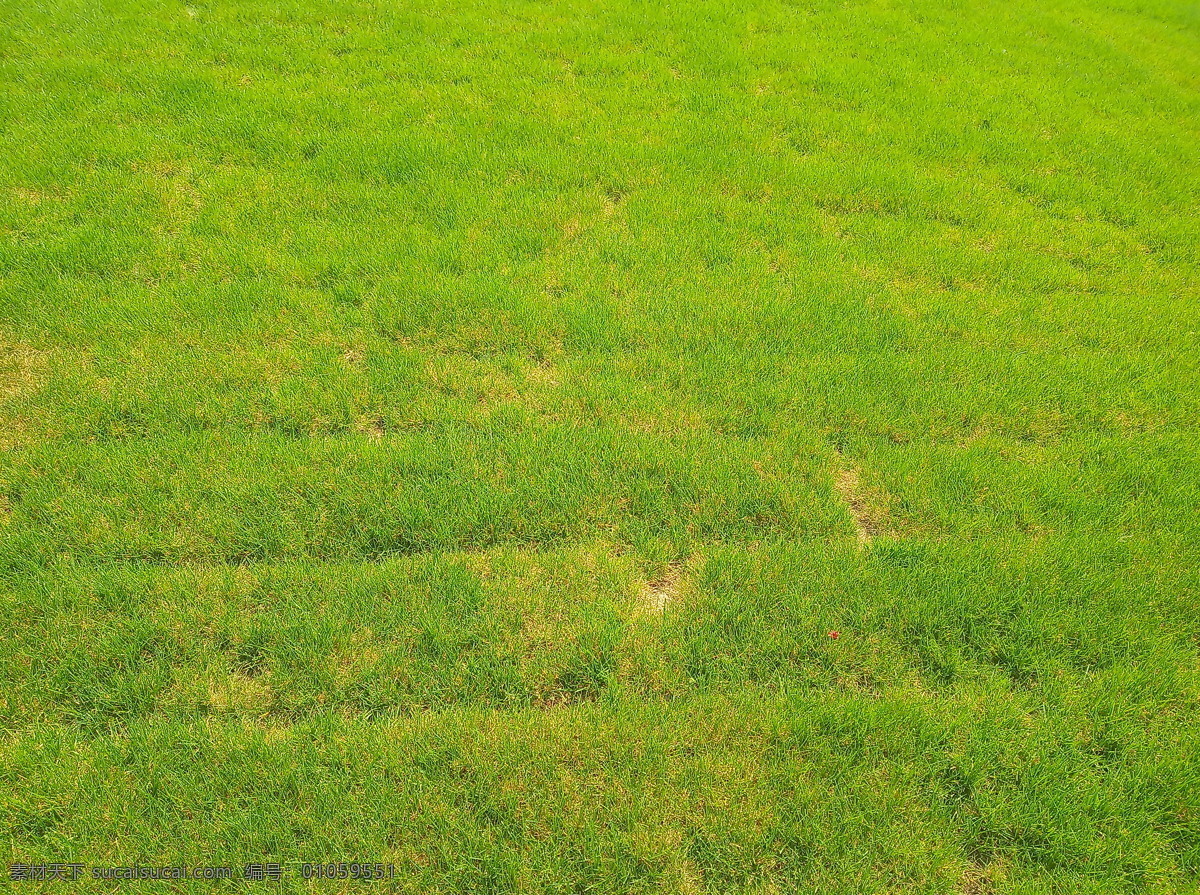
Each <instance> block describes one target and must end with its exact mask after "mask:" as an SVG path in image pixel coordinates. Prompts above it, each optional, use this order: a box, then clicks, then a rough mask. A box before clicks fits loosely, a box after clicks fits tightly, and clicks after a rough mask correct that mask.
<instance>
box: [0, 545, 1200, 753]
mask: <svg viewBox="0 0 1200 895" xmlns="http://www.w3.org/2000/svg"><path fill="white" fill-rule="evenodd" d="M666 578H669V579H670V580H671V582H672V585H671V598H670V599H669V600H667V601H665V602H664V604H663V605H661V606H656V607H653V609H654V611H649V609H648V607H647V606H646V602H645V601H646V591H647V589H648V588H649V587H651V586H652V585H653V584H654V583H655V582H659V581H662V580H664V579H666ZM1194 578H1195V576H1194V574H1193V576H1192V579H1193V581H1192V584H1193V586H1194V584H1195V581H1194ZM1178 580H1187V579H1186V576H1180V577H1179V578H1178ZM1096 613H1103V615H1104V617H1105V618H1106V619H1107V620H1108V623H1107V624H1106V625H1105V626H1099V627H1098V626H1095V625H1094V624H1093V623H1092V619H1093V617H1094V615H1095V614H1096ZM0 625H3V628H4V629H5V630H7V631H9V632H10V634H9V637H8V640H7V643H8V647H7V649H6V650H5V652H4V653H3V656H2V658H0V683H2V685H3V686H0V690H2V691H3V693H2V695H0V705H2V706H3V712H2V713H0V715H2V717H3V724H4V727H5V728H6V729H7V730H9V731H10V732H11V731H15V730H20V729H23V728H25V727H26V726H28V725H29V724H31V723H33V722H35V721H36V722H38V723H68V722H69V723H74V724H78V725H79V726H80V728H81V729H85V730H89V731H92V732H98V731H103V730H106V729H108V728H110V727H111V726H113V725H120V726H123V725H126V724H129V723H132V722H134V721H136V720H137V719H139V718H149V717H156V718H161V719H167V718H172V717H205V716H217V717H235V718H241V719H244V720H247V721H255V722H258V721H266V720H270V721H271V723H274V724H287V723H293V722H295V721H297V720H301V719H303V718H307V717H311V716H316V715H325V714H331V715H335V716H338V717H343V716H354V717H358V716H362V717H377V716H386V715H396V714H402V715H407V714H412V713H419V712H426V711H441V710H445V709H447V708H451V707H454V706H462V705H478V706H488V707H491V708H495V709H504V710H514V709H518V708H521V707H527V706H538V707H542V708H549V707H553V706H556V705H561V704H565V703H572V702H578V701H588V700H594V699H600V698H605V699H615V700H633V701H639V700H649V701H659V700H671V699H676V698H679V697H681V696H684V695H687V694H689V693H697V692H705V691H710V690H719V691H723V692H731V691H736V690H737V689H739V688H742V687H744V686H747V685H754V686H765V687H768V688H778V687H788V688H792V689H795V690H803V691H806V692H814V693H817V692H829V691H838V692H853V693H869V694H875V695H877V696H878V695H886V694H889V693H891V694H896V693H914V694H931V693H941V694H943V695H949V694H953V693H956V692H961V691H962V690H964V689H972V688H978V687H984V688H988V689H991V690H996V691H997V692H1005V693H1023V694H1026V695H1028V696H1029V697H1030V698H1034V697H1036V698H1038V699H1044V700H1054V701H1061V700H1064V699H1073V698H1077V697H1079V695H1080V694H1082V693H1089V694H1092V696H1093V697H1094V698H1096V699H1103V700H1117V701H1118V702H1117V703H1113V704H1114V706H1116V705H1117V704H1118V703H1120V704H1122V705H1124V706H1125V708H1126V709H1128V712H1129V713H1128V714H1127V715H1123V717H1125V718H1126V720H1129V721H1130V722H1131V723H1132V722H1133V721H1134V720H1135V719H1136V718H1144V717H1147V716H1149V715H1154V714H1159V713H1162V714H1167V715H1173V716H1174V715H1185V714H1187V713H1188V712H1189V711H1191V709H1189V705H1191V704H1193V703H1194V700H1195V696H1194V694H1195V692H1197V690H1196V688H1197V687H1200V662H1197V661H1196V656H1195V647H1194V638H1195V637H1196V636H1197V632H1198V631H1200V629H1198V628H1197V625H1196V620H1195V617H1194V614H1193V613H1192V612H1191V611H1190V609H1189V602H1188V599H1187V597H1186V595H1185V594H1180V593H1179V592H1178V590H1177V589H1176V586H1175V583H1174V582H1173V581H1172V580H1164V579H1163V577H1162V575H1161V569H1160V563H1159V562H1158V561H1157V553H1155V552H1153V551H1151V550H1148V549H1147V547H1146V546H1142V547H1141V548H1140V549H1138V548H1136V547H1134V548H1126V552H1125V553H1124V554H1123V555H1122V554H1118V553H1115V552H1114V551H1113V549H1112V548H1111V547H1110V546H1109V545H1106V544H1104V543H1103V542H1097V541H1096V540H1095V539H1093V538H1089V537H1087V536H1082V537H1075V538H1062V537H1060V538H1043V539H1040V540H1031V539H1029V538H1019V539H1012V540H1010V541H1008V542H1006V543H998V544H995V545H993V546H992V547H991V548H990V549H989V550H987V551H983V552H981V551H979V550H978V549H975V548H972V547H965V546H963V545H962V544H959V543H954V542H948V543H944V544H941V545H937V544H928V543H922V542H916V541H905V540H890V541H886V542H884V541H882V540H881V541H878V542H876V543H875V544H874V545H873V546H872V549H871V550H869V551H865V552H864V551H861V550H859V549H857V545H856V544H855V543H854V541H853V540H851V539H849V538H847V539H844V540H841V541H832V542H820V541H808V542H802V543H793V542H784V541H775V542H771V541H766V542H762V543H758V544H753V545H724V546H714V545H709V546H708V547H707V548H706V549H705V550H704V551H703V552H700V553H697V554H695V555H693V556H691V557H689V558H688V560H687V561H686V562H684V563H681V564H672V563H669V562H667V561H664V560H663V559H662V558H653V557H650V556H647V555H645V554H639V553H636V552H633V551H631V550H622V549H620V548H619V547H618V546H617V545H614V544H613V543H610V542H604V541H596V542H593V543H590V544H587V545H581V546H575V547H569V548H561V549H557V550H548V551H540V552H533V553H531V552H528V551H523V550H516V549H513V548H502V549H497V550H491V551H486V552H478V553H471V554H422V555H418V556H409V557H401V558H396V559H391V560H387V561H384V562H380V563H320V564H313V563H296V564H284V565H273V564H263V565H257V566H237V567H234V566H188V567H181V568H169V569H167V568H156V567H140V568H139V567H134V566H124V565H122V566H111V567H106V568H98V567H89V566H85V565H63V566H61V567H59V568H57V569H54V570H52V571H44V572H40V573H38V574H36V575H29V576H26V577H25V579H24V580H22V581H20V582H19V583H15V584H13V585H10V586H9V587H8V588H6V590H5V592H4V594H3V599H2V600H0ZM831 632H833V633H835V634H836V635H837V636H836V637H834V636H831Z"/></svg>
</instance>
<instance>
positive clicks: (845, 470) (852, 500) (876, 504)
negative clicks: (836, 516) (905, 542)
mask: <svg viewBox="0 0 1200 895" xmlns="http://www.w3.org/2000/svg"><path fill="white" fill-rule="evenodd" d="M838 457H839V459H840V467H841V468H840V469H838V470H837V471H836V472H835V473H834V478H833V487H834V489H835V490H836V491H837V493H838V496H839V497H841V498H842V501H843V502H844V503H845V504H846V508H847V509H848V510H849V511H850V518H851V519H852V520H853V521H854V530H855V533H856V534H857V536H858V544H859V547H861V548H865V547H868V546H870V544H871V542H872V541H874V540H875V539H876V538H878V537H882V536H889V535H892V534H893V532H892V530H891V525H890V520H889V513H888V503H889V502H890V501H889V498H888V495H887V494H886V493H885V492H884V491H883V490H882V489H881V488H878V487H868V486H867V485H865V484H864V483H863V481H862V477H861V475H860V474H859V471H858V469H857V468H856V467H855V466H853V465H852V464H851V463H849V461H847V460H846V458H845V457H844V456H843V455H842V454H841V452H840V451H839V452H838Z"/></svg>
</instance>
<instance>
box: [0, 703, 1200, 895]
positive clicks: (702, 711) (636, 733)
mask: <svg viewBox="0 0 1200 895" xmlns="http://www.w3.org/2000/svg"><path fill="white" fill-rule="evenodd" d="M1093 723H1094V722H1093V720H1092V716H1091V714H1090V712H1089V705H1088V703H1087V702H1086V701H1085V700H1084V699H1080V698H1076V699H1072V700H1068V701H1066V702H1065V703H1064V704H1062V705H1060V706H1059V707H1058V709H1057V710H1056V711H1055V712H1052V713H1046V712H1043V711H1041V710H1040V706H1039V705H1038V701H1037V699H1031V698H1028V697H1024V696H1020V695H1013V694H1007V693H1004V692H1000V691H995V690H989V689H986V688H980V689H977V690H974V691H970V692H964V693H960V694H957V695H955V697H954V698H951V699H945V698H940V697H937V698H935V697H930V696H927V695H921V694H919V693H913V694H908V695H907V696H906V697H905V698H894V697H884V698H878V697H874V696H870V695H865V694H846V693H826V694H821V695H803V694H796V693H791V692H787V691H783V692H776V693H771V692H768V691H765V690H762V689H759V688H750V689H748V690H746V691H745V692H742V693H739V694H733V695H728V694H711V695H706V696H701V697H694V698H687V699H680V700H678V701H675V702H673V703H669V704H668V703H652V704H646V703H639V702H625V703H618V702H602V703H595V704H586V705H577V706H569V707H561V708H557V709H554V710H550V711H545V710H525V711H519V712H505V713H496V712H485V711H480V710H478V709H463V710H455V711H450V712H444V713H441V714H438V715H433V716H429V715H423V716H417V717H414V718H410V719H403V720H395V721H392V722H389V723H373V724H362V723H356V722H353V721H347V720H345V719H337V718H322V719H316V720H313V721H310V722H307V723H304V724H300V725H296V726H293V727H287V728H280V727H276V726H271V725H265V726H264V725H259V724H253V723H245V722H242V721H238V720H227V721H218V720H215V719H206V720H198V721H184V720H179V719H176V720H172V721H169V722H166V723H158V722H155V723H142V724H136V725H133V726H131V727H130V728H129V729H128V730H125V731H122V732H120V733H114V734H111V735H105V736H100V737H96V738H86V737H84V736H81V734H80V733H79V732H78V731H77V730H73V729H70V728H63V727H59V726H55V725H49V726H42V727H37V728H31V729H29V730H27V731H25V732H22V733H21V734H19V735H17V736H15V737H13V738H10V739H8V740H6V741H5V742H4V744H3V745H2V746H0V781H3V782H4V783H5V785H6V787H8V789H9V792H10V793H12V795H11V796H10V797H9V799H8V801H7V803H6V805H5V811H4V818H5V821H6V825H7V829H8V832H9V837H10V843H11V847H12V849H13V850H14V853H15V854H21V853H28V852H33V851H36V849H38V848H40V847H44V846H45V843H47V842H69V843H70V844H71V847H72V848H75V849H78V850H80V851H82V852H84V853H86V854H88V855H89V856H90V859H91V860H92V861H93V862H95V863H96V864H100V865H103V864H106V863H107V864H113V865H120V864H121V863H122V862H123V861H124V860H125V859H126V851H125V846H124V843H127V842H129V841H136V842H139V843H142V847H144V848H146V849H147V850H149V852H150V853H152V854H159V853H163V854H166V853H169V854H172V855H174V856H176V858H177V859H178V861H179V862H181V863H202V864H210V863H222V862H230V863H233V864H235V865H237V866H239V867H240V866H241V863H242V862H243V860H244V856H245V855H247V854H256V855H257V854H269V855H272V856H273V857H274V858H276V859H278V860H283V861H289V862H291V861H313V860H318V861H319V860H323V859H324V856H328V855H349V854H355V855H364V856H367V855H369V856H371V857H372V858H376V857H379V858H382V859H384V860H387V861H389V862H392V863H394V864H395V865H396V870H397V873H398V879H397V880H396V881H394V882H393V883H391V884H390V888H391V890H393V891H401V892H409V891H411V892H422V893H424V892H447V893H448V892H463V891H521V890H522V889H523V888H526V887H530V886H533V887H535V888H537V889H539V890H542V889H544V890H546V891H572V890H574V891H579V890H587V889H589V888H592V889H598V890H601V891H656V890H666V891H680V892H686V891H695V887H696V886H697V885H698V883H699V881H703V883H704V885H706V886H710V887H712V888H713V889H715V890H719V891H727V892H728V891H754V889H755V888H756V887H758V886H760V885H761V882H762V880H763V879H764V877H766V878H769V879H771V880H773V881H775V882H780V883H786V884H787V885H789V886H790V887H795V888H802V889H811V890H819V891H822V892H835V893H847V895H851V893H854V895H857V893H860V892H863V891H884V890H886V889H887V888H888V887H893V888H894V887H895V885H896V882H897V880H904V881H906V883H907V886H908V888H910V889H911V890H913V891H922V892H950V891H957V892H971V891H987V888H983V889H982V890H981V889H980V888H979V886H980V885H983V884H987V885H991V882H995V883H1003V884H1004V885H1006V886H1008V887H1015V890H1016V891H1021V890H1025V891H1061V890H1063V889H1070V890H1073V891H1089V890H1091V891H1094V890H1096V886H1095V885H1094V883H1095V882H1096V881H1097V880H1105V881H1111V880H1122V881H1130V880H1133V881H1136V880H1137V879H1138V878H1139V877H1140V876H1141V875H1142V874H1143V872H1144V871H1143V870H1142V868H1143V867H1144V866H1147V865H1149V866H1154V867H1155V868H1156V870H1155V877H1156V881H1157V882H1160V883H1162V884H1163V886H1164V888H1163V889H1162V891H1171V890H1172V889H1173V890H1175V891H1180V890H1183V889H1186V886H1187V877H1186V874H1185V873H1183V872H1181V871H1180V870H1179V869H1177V867H1178V865H1177V864H1176V863H1175V862H1176V861H1179V860H1185V861H1186V860H1189V859H1191V860H1194V859H1195V858H1194V847H1195V846H1194V843H1195V828H1194V823H1195V822H1194V820H1193V819H1192V818H1194V817H1195V811H1196V809H1197V807H1200V806H1198V805H1197V802H1196V792H1195V790H1194V789H1189V787H1188V783H1189V781H1190V779H1191V776H1190V775H1191V770H1190V768H1189V766H1188V762H1187V760H1186V759H1184V758H1182V757H1181V756H1182V755H1184V754H1185V751H1186V750H1187V749H1188V748H1189V747H1190V749H1191V750H1192V751H1195V750H1196V749H1198V748H1200V742H1198V741H1197V737H1196V731H1195V727H1194V725H1190V724H1188V723H1187V722H1186V721H1185V720H1183V719H1181V718H1179V717H1170V716H1156V717H1152V718H1149V719H1147V721H1146V722H1145V723H1144V724H1141V725H1138V724H1123V723H1120V722H1117V723H1116V724H1113V723H1110V724H1108V725H1107V726H1104V727H1093ZM1079 731H1087V733H1086V734H1082V735H1081V734H1080V733H1079ZM1114 737H1115V738H1116V739H1114ZM1116 740H1128V741H1129V744H1130V745H1131V746H1133V751H1134V752H1136V753H1137V754H1138V755H1139V760H1140V762H1141V769H1142V770H1143V771H1144V772H1145V773H1144V774H1143V775H1137V774H1131V773H1130V766H1129V764H1128V763H1127V760H1125V759H1123V758H1120V757H1116V758H1115V759H1114V757H1113V755H1112V753H1111V752H1109V751H1107V750H1109V749H1111V746H1112V745H1113V744H1114V742H1115V741H1116ZM1104 756H1108V757H1107V758H1106V757H1104ZM264 781H270V785H264ZM114 782H119V785H114ZM330 817H337V818H339V819H340V820H341V822H340V823H337V824H331V823H329V822H328V819H329V818H330ZM1050 818H1054V821H1053V822H1051V821H1050V820H1049V819H1050ZM1114 818H1120V819H1121V822H1120V824H1116V823H1114ZM1097 828H1104V829H1106V830H1108V831H1109V832H1108V834H1107V835H1105V836H1095V835H1093V831H1094V830H1095V829H1097ZM981 881H982V882H981ZM989 881H991V882H989ZM972 887H974V888H972ZM1133 887H1134V888H1137V886H1136V885H1134V886H1133ZM293 889H297V890H298V887H293Z"/></svg>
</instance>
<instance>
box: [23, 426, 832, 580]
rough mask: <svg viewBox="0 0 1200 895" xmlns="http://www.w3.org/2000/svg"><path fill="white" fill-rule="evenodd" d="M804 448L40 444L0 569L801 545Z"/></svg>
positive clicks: (579, 443)
mask: <svg viewBox="0 0 1200 895" xmlns="http://www.w3.org/2000/svg"><path fill="white" fill-rule="evenodd" d="M820 460H821V455H820V452H819V450H817V449H815V448H814V449H811V451H810V453H809V454H808V455H804V454H796V455H793V456H783V457H782V458H780V459H779V461H778V462H777V463H776V464H774V466H775V468H766V467H764V466H763V463H762V461H761V454H760V453H759V451H758V450H756V447H755V446H754V445H752V444H748V443H742V442H738V441H736V440H732V439H726V438H719V437H712V436H708V435H706V434H704V433H701V434H699V435H697V436H695V437H686V438H681V439H679V440H677V441H674V442H667V441H665V440H663V439H661V438H656V437H653V436H649V435H644V434H637V433H630V432H628V431H622V430H620V429H617V428H615V427H611V426H604V425H601V424H597V425H595V426H592V427H588V426H567V425H560V426H555V427H551V428H542V429H524V430H521V429H508V430H506V429H505V428H503V427H500V426H497V427H494V428H493V429H491V430H490V431H480V430H462V429H460V430H457V431H442V432H439V433H436V434H423V433H413V434H398V435H395V436H389V437H387V438H386V439H379V440H376V439H372V438H367V437H363V436H342V437H327V438H312V439H310V438H300V439H296V438H290V437H285V436H279V435H262V434H246V433H233V434H229V435H221V434H202V435H195V436H178V437H175V438H165V437H164V438H152V439H144V440H136V441H118V442H107V443H103V442H102V443H95V444H90V443H64V442H59V443H52V444H46V445H38V446H36V447H33V448H30V449H28V450H22V451H17V452H10V453H8V454H7V455H5V456H4V457H3V458H2V459H0V483H2V484H0V493H2V494H3V495H4V498H5V502H6V510H7V512H6V514H5V521H4V525H3V528H2V529H0V556H2V557H3V558H4V562H5V564H6V565H7V566H8V567H10V568H13V567H17V566H21V567H24V566H25V565H28V564H30V563H38V562H46V561H50V560H52V559H53V558H54V557H58V556H69V557H71V558H72V560H74V561H81V562H147V563H158V564H169V563H178V562H230V563H244V562H259V561H265V560H279V559H289V558H310V559H354V558H379V557H384V556H388V555H392V554H397V553H414V552H422V551H429V550H464V549H481V548H486V547H490V546H494V545H496V544H501V543H513V544H539V545H548V544H553V543H561V542H569V541H578V540H582V539H585V538H589V537H595V536H598V535H601V534H603V535H607V536H610V537H613V538H616V539H619V540H622V541H626V542H632V543H637V544H645V543H654V542H664V543H671V544H675V545H676V546H677V547H679V548H682V547H683V546H684V545H686V544H688V543H690V542H692V541H703V542H708V541H722V540H747V539H753V538H756V537H763V536H767V535H776V536H777V535H782V534H787V535H791V536H794V537H817V536H824V535H830V534H833V533H835V532H838V531H839V530H840V528H841V526H842V525H843V524H844V519H843V515H842V511H841V510H840V508H839V507H838V505H837V504H836V501H835V499H834V498H833V496H832V494H831V493H830V491H829V490H828V488H827V487H825V486H824V482H823V470H822V469H821V463H820Z"/></svg>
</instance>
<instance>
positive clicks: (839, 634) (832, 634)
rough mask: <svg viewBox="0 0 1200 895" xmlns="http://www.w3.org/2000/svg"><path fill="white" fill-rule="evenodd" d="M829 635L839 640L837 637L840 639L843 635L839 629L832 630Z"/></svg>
mask: <svg viewBox="0 0 1200 895" xmlns="http://www.w3.org/2000/svg"><path fill="white" fill-rule="evenodd" d="M829 636H830V637H832V638H833V639H834V640H837V639H838V638H839V637H841V636H842V635H841V633H840V632H838V631H830V632H829Z"/></svg>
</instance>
